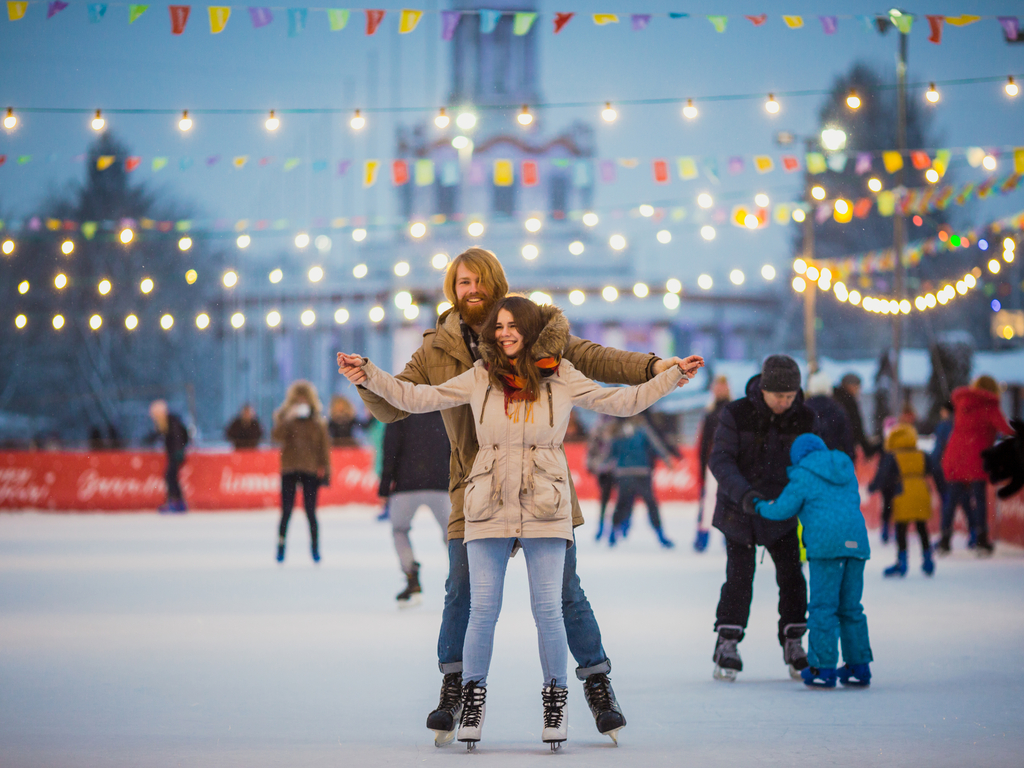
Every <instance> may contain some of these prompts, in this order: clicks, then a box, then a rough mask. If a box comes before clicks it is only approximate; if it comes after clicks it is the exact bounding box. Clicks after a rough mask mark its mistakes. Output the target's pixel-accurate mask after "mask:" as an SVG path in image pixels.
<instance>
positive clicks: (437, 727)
mask: <svg viewBox="0 0 1024 768" xmlns="http://www.w3.org/2000/svg"><path fill="white" fill-rule="evenodd" d="M461 715H462V673H461V672H450V673H448V674H447V675H445V676H444V682H443V683H441V699H440V701H438V703H437V709H435V710H434V711H433V712H431V713H430V714H429V715H427V728H429V729H430V730H432V731H433V732H434V746H435V747H443V746H444V745H445V744H451V742H452V741H453V740H454V739H455V729H456V728H457V727H458V724H459V717H461Z"/></svg>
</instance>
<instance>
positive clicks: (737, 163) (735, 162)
mask: <svg viewBox="0 0 1024 768" xmlns="http://www.w3.org/2000/svg"><path fill="white" fill-rule="evenodd" d="M729 173H731V174H733V175H736V174H737V173H743V158H742V157H740V156H739V155H733V156H732V157H730V158H729Z"/></svg>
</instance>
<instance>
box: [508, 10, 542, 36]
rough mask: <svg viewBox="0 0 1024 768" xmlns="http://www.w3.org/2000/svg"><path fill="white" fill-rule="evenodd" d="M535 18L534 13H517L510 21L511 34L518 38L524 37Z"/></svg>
mask: <svg viewBox="0 0 1024 768" xmlns="http://www.w3.org/2000/svg"><path fill="white" fill-rule="evenodd" d="M536 18H537V14H536V13H527V12H520V13H517V14H516V15H515V16H514V17H513V19H512V34H513V35H520V36H522V35H525V34H526V33H527V32H529V31H530V27H532V26H533V21H534V19H536Z"/></svg>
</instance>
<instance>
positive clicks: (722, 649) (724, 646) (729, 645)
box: [715, 637, 789, 659]
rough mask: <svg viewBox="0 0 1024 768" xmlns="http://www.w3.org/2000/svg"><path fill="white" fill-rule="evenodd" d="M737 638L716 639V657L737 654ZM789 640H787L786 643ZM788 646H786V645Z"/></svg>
mask: <svg viewBox="0 0 1024 768" xmlns="http://www.w3.org/2000/svg"><path fill="white" fill-rule="evenodd" d="M739 642H740V641H739V640H730V639H729V638H725V637H723V638H720V639H719V641H718V648H717V649H715V652H716V654H717V657H718V658H719V659H720V658H722V657H723V656H725V657H729V656H737V655H738V652H737V650H736V646H737V645H738V644H739ZM788 642H789V641H787V643H788ZM787 647H788V646H787Z"/></svg>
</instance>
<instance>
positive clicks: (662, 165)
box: [652, 160, 668, 184]
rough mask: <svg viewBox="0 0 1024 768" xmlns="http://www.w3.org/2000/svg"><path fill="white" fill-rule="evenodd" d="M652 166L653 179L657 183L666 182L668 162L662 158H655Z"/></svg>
mask: <svg viewBox="0 0 1024 768" xmlns="http://www.w3.org/2000/svg"><path fill="white" fill-rule="evenodd" d="M652 166H653V170H654V181H655V182H656V183H658V184H668V163H667V162H665V161H664V160H655V161H654V162H653V164H652Z"/></svg>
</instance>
